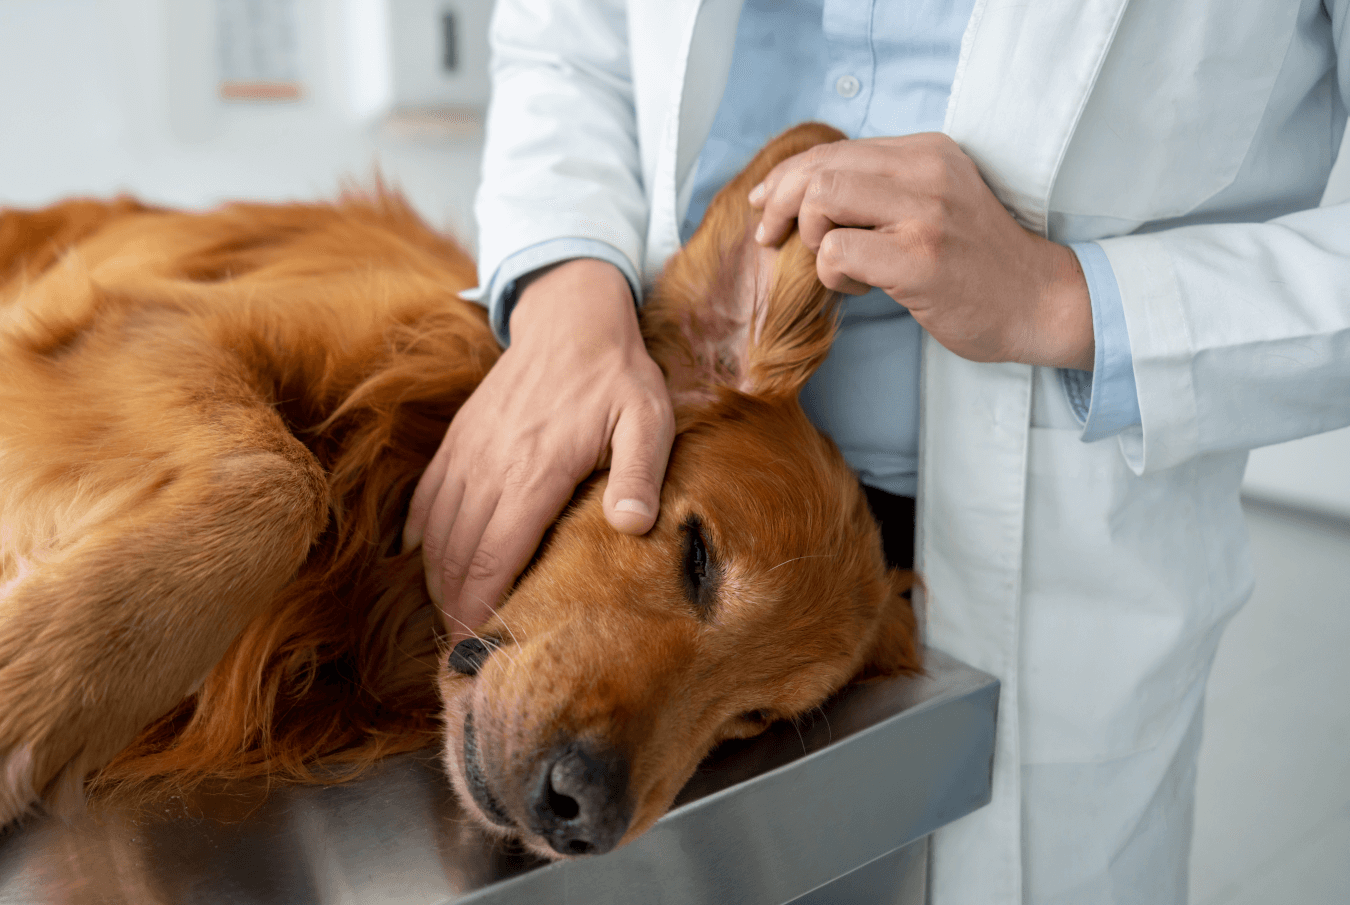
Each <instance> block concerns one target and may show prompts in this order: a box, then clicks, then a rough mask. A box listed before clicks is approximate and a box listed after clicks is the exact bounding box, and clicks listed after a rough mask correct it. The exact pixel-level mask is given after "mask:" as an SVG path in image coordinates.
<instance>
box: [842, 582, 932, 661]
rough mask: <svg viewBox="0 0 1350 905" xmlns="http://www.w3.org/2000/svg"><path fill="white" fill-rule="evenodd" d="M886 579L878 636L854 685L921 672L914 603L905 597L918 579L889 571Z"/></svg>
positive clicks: (872, 642) (874, 639)
mask: <svg viewBox="0 0 1350 905" xmlns="http://www.w3.org/2000/svg"><path fill="white" fill-rule="evenodd" d="M887 578H888V582H887V583H888V585H889V588H888V590H889V592H890V593H889V595H888V596H887V598H886V600H885V602H884V603H883V604H882V607H881V619H880V622H879V624H878V626H877V632H876V634H875V635H874V636H873V637H872V641H871V646H870V647H869V649H868V651H867V656H866V658H864V660H863V664H862V666H861V667H860V668H859V670H858V674H857V675H856V676H854V678H853V681H855V682H863V681H866V680H867V679H882V678H887V677H889V676H900V675H914V674H917V673H920V672H922V671H923V657H922V655H921V654H920V652H919V627H918V620H917V619H916V618H915V616H914V605H913V603H911V602H910V600H909V598H908V597H907V596H905V595H906V593H907V592H908V591H909V590H910V588H912V587H913V586H914V585H915V583H916V582H917V580H918V578H917V576H916V575H915V574H914V573H913V572H911V571H909V570H907V569H891V570H890V572H889V574H888V575H887Z"/></svg>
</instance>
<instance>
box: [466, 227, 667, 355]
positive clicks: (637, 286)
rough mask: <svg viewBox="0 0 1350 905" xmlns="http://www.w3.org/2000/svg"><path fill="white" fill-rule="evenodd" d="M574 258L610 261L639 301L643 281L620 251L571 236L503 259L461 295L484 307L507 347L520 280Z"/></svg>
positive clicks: (500, 341)
mask: <svg viewBox="0 0 1350 905" xmlns="http://www.w3.org/2000/svg"><path fill="white" fill-rule="evenodd" d="M574 258H596V259H598V260H601V261H608V262H609V263H611V264H613V265H614V266H615V267H617V268H619V272H620V273H622V274H623V276H624V279H626V280H627V281H628V288H629V289H631V290H632V291H633V298H634V299H635V300H636V301H638V302H640V301H641V300H642V289H641V286H642V283H641V281H640V280H639V279H638V275H637V268H635V267H634V266H633V264H632V262H631V261H629V260H628V258H627V257H625V256H624V254H623V252H621V251H619V250H618V249H617V248H615V247H614V246H613V245H610V244H609V243H607V242H601V241H600V240H599V239H572V238H562V239H549V240H548V241H546V242H540V243H538V244H536V245H531V246H529V247H528V248H523V249H521V250H520V251H518V252H516V253H515V254H513V255H511V256H510V257H509V258H507V259H506V260H504V261H502V263H501V265H500V266H499V267H498V268H497V272H496V273H494V274H493V275H492V278H491V279H489V280H488V281H487V284H486V285H485V286H482V287H480V288H478V289H471V290H468V291H467V292H463V293H460V295H461V297H462V298H466V299H468V300H470V301H476V302H478V303H479V304H481V305H483V306H484V307H486V308H487V310H488V320H489V322H490V323H491V324H492V332H493V333H494V334H496V336H497V342H499V343H501V344H502V348H506V347H507V346H509V345H510V344H511V332H510V330H511V327H510V324H511V309H513V308H514V307H515V305H516V294H517V289H516V287H517V286H518V285H519V283H520V282H521V279H522V278H523V277H527V276H529V275H530V274H532V273H534V272H535V271H536V270H539V269H541V268H544V267H550V266H552V265H554V264H559V263H561V262H563V261H570V260H573V259H574Z"/></svg>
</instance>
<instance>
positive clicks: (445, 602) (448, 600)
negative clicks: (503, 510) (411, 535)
mask: <svg viewBox="0 0 1350 905" xmlns="http://www.w3.org/2000/svg"><path fill="white" fill-rule="evenodd" d="M500 499H501V492H500V491H496V490H492V489H490V488H487V487H485V486H480V487H478V488H476V490H475V491H472V492H471V491H468V490H466V491H465V494H464V502H463V503H461V504H460V507H459V511H458V512H457V513H456V514H455V522H454V525H453V526H452V527H451V529H450V536H449V538H447V539H446V542H445V548H444V552H443V553H442V555H441V558H440V564H439V567H438V568H437V569H436V571H435V577H436V578H437V579H439V581H438V585H439V592H440V596H441V600H440V606H441V608H442V609H443V610H445V611H446V612H447V614H448V613H449V611H450V609H451V608H458V605H459V594H460V590H461V589H462V588H463V587H464V582H465V581H467V580H468V578H469V575H470V574H486V573H488V572H492V571H494V570H495V569H496V563H495V562H494V561H493V560H492V559H491V556H492V554H491V553H490V552H488V551H484V550H483V549H482V546H481V545H482V540H483V532H484V531H485V530H487V526H488V523H489V522H491V521H492V514H493V512H495V511H496V509H497V502H498V500H500ZM428 543H430V536H429V535H428ZM432 577H433V576H432V572H428V573H427V584H428V587H430V585H431V582H432ZM432 599H433V600H435V599H436V595H435V593H433V594H432Z"/></svg>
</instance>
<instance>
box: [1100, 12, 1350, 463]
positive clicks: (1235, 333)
mask: <svg viewBox="0 0 1350 905" xmlns="http://www.w3.org/2000/svg"><path fill="white" fill-rule="evenodd" d="M1328 9H1329V11H1330V12H1331V16H1332V24H1333V34H1334V36H1335V40H1336V47H1337V56H1338V81H1339V86H1340V92H1341V97H1342V98H1343V99H1344V98H1350V0H1339V2H1336V3H1329V4H1328ZM1099 244H1100V245H1101V247H1102V249H1103V250H1104V251H1105V252H1106V256H1107V258H1108V259H1109V260H1110V263H1111V269H1112V271H1113V272H1114V273H1115V277H1116V282H1117V285H1118V286H1119V287H1120V293H1121V299H1122V302H1123V304H1124V309H1125V321H1126V326H1127V329H1128V332H1129V344H1130V351H1131V354H1132V356H1133V359H1134V376H1135V383H1136V386H1137V388H1138V393H1139V409H1140V418H1141V423H1140V424H1139V425H1138V426H1135V427H1131V428H1129V429H1127V430H1126V431H1124V432H1123V433H1122V434H1120V435H1119V442H1120V445H1121V451H1122V452H1123V453H1124V455H1125V458H1126V461H1127V462H1128V463H1129V465H1130V467H1131V468H1132V469H1133V470H1134V471H1135V472H1136V473H1139V474H1143V473H1146V472H1156V471H1160V470H1162V469H1165V468H1171V467H1174V466H1176V465H1180V464H1182V463H1184V462H1187V461H1189V460H1191V459H1194V458H1195V457H1198V456H1203V455H1206V454H1210V453H1216V452H1225V451H1232V450H1244V449H1255V448H1256V447H1259V446H1266V445H1268V444H1272V443H1280V442H1283V441H1286V440H1292V439H1295V438H1298V437H1304V436H1308V435H1311V434H1316V433H1321V432H1323V431H1328V430H1333V429H1335V428H1339V427H1344V426H1346V425H1347V424H1350V203H1345V204H1338V205H1332V206H1328V207H1322V208H1318V209H1315V210H1308V211H1300V212H1297V213H1293V214H1289V215H1287V216H1284V217H1280V218H1278V219H1275V220H1272V221H1270V222H1267V223H1227V224H1207V225H1199V226H1187V227H1181V228H1177V229H1171V230H1163V231H1159V232H1155V233H1147V234H1141V235H1131V236H1122V237H1118V238H1111V239H1102V240H1099Z"/></svg>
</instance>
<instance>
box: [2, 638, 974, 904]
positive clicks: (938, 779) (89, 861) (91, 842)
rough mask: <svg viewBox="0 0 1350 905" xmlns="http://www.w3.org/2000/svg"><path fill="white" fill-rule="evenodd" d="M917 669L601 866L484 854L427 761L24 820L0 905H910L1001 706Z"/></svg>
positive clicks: (836, 711)
mask: <svg viewBox="0 0 1350 905" xmlns="http://www.w3.org/2000/svg"><path fill="white" fill-rule="evenodd" d="M927 664H928V674H927V675H926V676H924V677H921V678H918V679H901V680H889V681H879V682H873V683H869V684H866V685H860V686H855V687H851V688H848V689H846V690H845V691H844V692H843V693H842V694H840V695H839V696H838V697H836V698H835V699H834V700H832V701H831V702H830V703H829V704H827V705H826V706H825V707H824V708H822V709H821V710H819V711H817V712H815V713H814V714H812V715H811V716H808V717H807V718H805V719H803V720H800V721H798V723H797V724H796V725H795V726H794V725H793V724H791V723H779V724H776V725H774V726H773V727H771V728H770V729H769V731H768V732H766V733H765V734H764V735H762V736H760V737H759V738H756V739H752V740H749V741H745V742H734V743H729V744H727V745H724V746H723V747H721V748H719V749H717V751H715V752H714V753H713V755H712V756H711V757H710V758H709V759H708V760H707V761H706V762H705V763H704V764H703V765H702V766H701V767H700V768H699V771H698V773H697V774H696V775H695V776H694V778H693V779H692V780H691V781H690V782H689V784H688V785H687V786H686V787H685V789H684V791H683V792H681V793H680V796H679V798H678V799H677V800H676V802H675V805H674V807H673V808H672V809H671V811H670V813H669V814H667V815H666V816H665V817H663V818H662V819H661V820H660V821H659V822H658V823H657V824H656V825H655V826H653V827H652V828H651V829H650V830H649V831H648V832H647V833H646V834H645V835H644V836H642V837H641V838H639V839H638V840H637V841H636V842H634V843H633V844H631V845H628V846H626V847H624V848H621V849H618V850H617V851H614V852H612V853H610V854H607V855H603V856H600V857H597V858H591V859H586V860H582V861H576V862H571V863H560V864H547V863H545V862H542V861H540V860H537V859H535V858H533V857H530V856H527V855H523V854H521V852H520V851H519V850H518V849H515V848H513V847H511V846H506V845H503V844H502V843H499V842H495V841H493V840H492V839H490V838H489V837H486V836H485V835H483V834H482V833H481V832H480V831H479V830H478V829H477V827H476V826H474V825H472V824H470V823H469V822H468V821H467V819H466V818H465V816H464V814H463V811H462V810H461V809H460V807H459V806H458V804H457V803H456V801H455V799H454V797H453V795H452V794H451V793H450V791H449V787H448V786H447V784H446V781H445V779H444V777H443V776H442V774H441V772H440V769H439V767H438V766H437V764H436V761H435V755H434V752H425V753H420V754H414V755H406V756H402V757H395V758H391V759H390V760H389V761H387V762H386V763H385V764H384V765H382V766H381V767H380V768H379V769H378V770H377V771H375V772H374V773H372V774H370V775H369V776H368V777H366V778H364V779H362V780H360V781H358V782H354V783H349V784H345V785H337V786H328V787H318V788H313V787H309V788H294V787H284V788H281V789H279V790H274V791H273V793H272V794H271V795H270V796H268V797H266V798H264V797H262V796H261V794H260V792H259V791H257V790H250V789H241V790H238V791H231V792H230V793H229V794H213V795H209V796H202V797H200V798H199V799H194V800H193V801H191V802H188V803H184V802H175V803H172V804H171V805H170V806H169V807H167V808H165V812H164V813H163V814H162V815H157V816H151V815H144V814H142V815H139V816H137V817H135V818H132V817H128V816H124V815H117V814H112V815H107V816H104V817H101V818H94V817H89V816H85V817H79V818H77V819H75V820H74V821H72V822H64V821H62V820H60V819H57V818H51V817H48V818H42V819H35V820H31V821H29V822H28V823H26V824H25V825H24V826H23V827H22V828H21V829H19V830H17V831H15V830H10V831H9V833H8V834H7V835H4V836H0V903H3V905H10V903H60V905H86V903H87V905H94V903H98V905H122V903H126V905H178V903H203V905H207V903H209V905H236V903H239V905H242V903H250V905H252V903H257V905H271V903H277V905H281V903H286V905H309V903H315V905H336V903H342V905H348V903H350V905H393V903H399V905H443V903H475V905H516V903H555V902H556V903H586V905H592V903H594V905H603V903H624V905H628V903H639V905H645V903H680V905H695V903H708V905H731V903H747V905H749V903H762V905H781V903H787V902H793V903H798V905H824V903H830V905H851V903H859V905H862V903H866V905H891V903H896V905H899V903H906V905H909V903H915V905H918V903H922V902H923V901H924V900H925V896H926V887H927V864H928V839H927V837H928V834H930V833H931V832H932V831H933V830H935V829H937V828H938V827H940V826H942V825H943V824H945V823H948V822H950V821H952V820H955V819H957V818H959V817H961V816H963V815H965V814H967V813H969V812H970V811H972V810H974V809H976V808H978V807H980V806H981V805H982V804H984V803H986V802H987V801H988V800H989V792H990V785H989V784H990V766H991V761H992V757H993V744H994V724H995V717H996V710H997V701H998V682H997V681H996V680H995V679H993V678H992V677H990V676H988V675H986V674H984V673H982V672H979V671H977V670H974V669H971V668H970V667H968V666H965V665H964V664H962V663H960V662H958V661H956V660H954V659H952V658H951V657H948V656H947V655H945V654H943V653H941V652H938V651H932V650H930V651H929V652H928V659H927Z"/></svg>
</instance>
